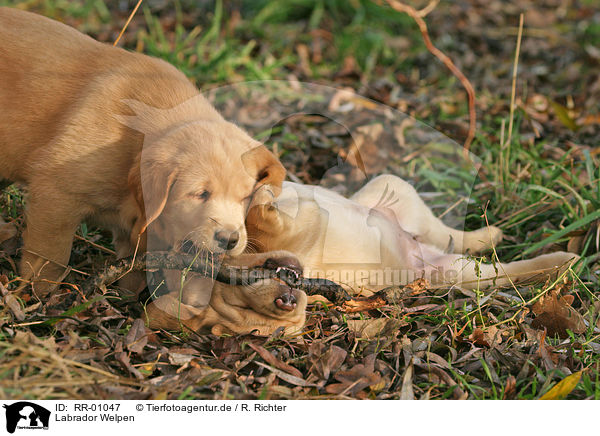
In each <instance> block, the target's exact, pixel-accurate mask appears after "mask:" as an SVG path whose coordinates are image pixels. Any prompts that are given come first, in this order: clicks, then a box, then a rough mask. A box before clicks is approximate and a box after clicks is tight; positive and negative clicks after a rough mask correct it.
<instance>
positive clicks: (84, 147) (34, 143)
mask: <svg viewBox="0 0 600 436" xmlns="http://www.w3.org/2000/svg"><path fill="white" fill-rule="evenodd" d="M0 114H1V116H2V121H1V122H0V185H1V184H2V179H5V180H8V181H11V182H18V183H21V184H23V185H26V187H27V190H28V197H27V201H26V203H27V207H26V230H25V233H24V247H23V250H22V260H21V264H20V271H21V275H22V277H23V278H25V279H33V280H34V289H35V290H36V291H37V292H38V293H40V294H43V293H45V292H47V291H49V290H51V289H52V287H53V286H55V285H56V284H57V280H59V279H60V278H61V275H62V274H63V272H64V271H65V268H66V266H67V264H68V262H69V256H70V253H71V245H72V241H73V235H74V233H75V230H76V229H77V226H78V225H79V223H80V222H82V221H83V220H90V221H93V222H96V223H98V224H100V225H101V226H103V227H105V228H108V229H110V230H112V232H113V235H114V239H115V246H116V249H117V254H118V255H119V256H120V257H125V256H129V255H131V254H132V253H133V251H134V249H135V248H136V245H137V244H138V238H139V237H140V236H141V245H140V246H139V250H144V249H145V248H146V242H147V243H148V245H151V246H152V249H154V250H159V249H160V250H165V249H172V248H177V247H178V246H180V245H183V244H188V245H189V244H191V245H193V246H195V247H196V248H197V249H208V250H210V251H212V252H214V253H225V254H229V255H232V256H236V255H239V254H241V253H242V252H243V251H244V249H245V247H246V241H247V237H246V230H245V226H244V219H245V216H246V209H247V207H248V203H249V201H250V197H251V195H252V193H253V192H254V190H255V189H256V188H257V187H259V186H260V185H261V184H263V183H269V184H273V185H274V186H275V189H277V186H280V185H281V182H282V181H283V178H284V176H285V170H284V168H283V167H282V166H281V164H280V163H279V161H278V160H277V159H276V158H275V156H274V155H273V154H272V153H271V152H269V151H268V150H267V149H266V148H265V147H264V146H263V145H262V144H260V143H259V142H257V141H255V140H253V139H252V138H251V137H249V136H248V135H247V134H246V133H245V132H244V131H242V130H241V129H240V128H238V127H236V126H235V125H234V124H231V123H229V122H227V121H225V120H224V119H223V118H222V117H221V115H220V114H219V113H218V112H217V111H216V110H215V109H214V108H213V107H212V106H211V105H210V104H209V103H208V102H207V101H206V100H205V99H204V98H203V97H202V96H200V95H199V93H198V90H197V89H196V87H195V86H193V85H192V84H191V83H190V81H189V80H188V79H187V78H186V77H185V75H183V74H182V73H181V72H179V71H178V70H177V69H175V68H174V67H173V66H171V65H169V64H168V63H166V62H163V61H161V60H159V59H155V58H151V57H148V56H144V55H142V54H139V53H132V52H128V51H126V50H123V49H120V48H116V47H112V46H110V45H107V44H101V43H99V42H97V41H94V40H93V39H92V38H90V37H88V36H86V35H83V34H81V33H79V32H78V31H76V30H75V29H72V28H70V27H68V26H65V25H63V24H61V23H59V22H56V21H53V20H50V19H47V18H45V17H42V16H39V15H36V14H32V13H28V12H23V11H19V10H16V9H10V8H0ZM146 235H150V236H149V237H146Z"/></svg>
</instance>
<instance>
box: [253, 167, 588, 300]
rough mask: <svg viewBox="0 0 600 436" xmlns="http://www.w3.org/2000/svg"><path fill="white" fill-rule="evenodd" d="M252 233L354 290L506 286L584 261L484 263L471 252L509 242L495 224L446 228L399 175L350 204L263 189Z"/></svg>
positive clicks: (287, 188)
mask: <svg viewBox="0 0 600 436" xmlns="http://www.w3.org/2000/svg"><path fill="white" fill-rule="evenodd" d="M386 195H387V196H388V197H389V198H388V199H387V200H386V201H383V202H382V198H384V197H385V196H386ZM382 203H383V204H382ZM246 227H247V231H248V235H249V238H250V239H251V240H252V241H255V242H254V244H255V245H256V246H257V248H258V249H259V251H271V250H280V249H284V248H285V249H286V250H288V251H290V252H292V253H294V254H295V255H296V256H298V259H299V260H300V262H301V263H302V264H303V266H304V275H305V276H307V277H312V278H328V279H331V280H334V281H337V282H340V283H342V284H344V285H347V286H349V287H350V288H353V289H355V290H358V289H360V288H362V287H363V286H365V287H367V288H368V289H371V290H375V289H379V288H382V287H385V286H392V285H403V284H406V283H408V282H410V281H412V280H414V279H415V278H419V277H425V278H427V279H428V280H429V281H430V282H431V283H432V285H434V286H449V285H456V286H463V287H472V288H477V287H488V286H490V285H492V284H496V285H499V286H504V285H508V284H510V283H511V281H512V282H513V283H516V282H521V281H523V280H529V279H537V280H539V279H545V278H547V277H548V276H549V275H554V276H555V275H556V274H557V273H558V272H560V271H562V270H564V268H566V267H568V266H569V263H570V261H572V260H574V259H577V256H576V255H574V254H571V253H566V252H562V251H559V252H555V253H551V254H545V255H542V256H538V257H536V258H533V259H529V260H521V261H515V262H510V263H496V264H485V263H480V262H478V261H477V260H475V259H473V258H470V257H469V256H466V255H465V254H476V253H479V252H481V251H484V250H487V249H490V248H491V247H492V246H493V245H495V244H497V243H498V242H499V241H500V240H501V239H502V231H501V230H500V229H498V228H497V227H494V226H490V227H489V228H482V229H479V230H475V231H472V232H463V231H459V230H456V229H453V228H450V227H448V226H446V225H445V224H444V223H443V222H442V221H441V220H439V219H438V218H436V217H435V216H434V215H433V213H432V212H431V210H430V209H429V208H428V207H427V206H426V205H425V203H423V201H422V200H421V198H420V197H419V195H418V194H417V192H416V191H415V189H414V188H413V187H412V186H411V185H410V184H408V183H407V182H405V181H404V180H402V179H401V178H399V177H396V176H392V175H382V176H378V177H376V178H374V179H373V180H371V181H370V182H369V183H368V184H367V185H365V186H364V187H363V188H362V189H361V190H360V191H358V192H357V193H356V194H354V195H353V196H352V197H351V198H350V199H347V198H344V197H342V196H341V195H339V194H336V193H334V192H332V191H329V190H326V189H323V188H320V187H317V186H307V185H300V184H297V183H291V182H284V183H283V190H282V193H281V194H280V195H279V196H278V197H277V195H276V194H274V193H273V192H271V191H270V190H269V187H268V186H263V187H262V188H261V189H260V190H259V192H257V194H256V195H255V196H254V199H253V205H252V206H251V208H250V211H249V213H248V217H247V219H246ZM449 249H450V250H449ZM447 251H450V252H447Z"/></svg>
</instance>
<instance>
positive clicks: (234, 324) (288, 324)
mask: <svg viewBox="0 0 600 436" xmlns="http://www.w3.org/2000/svg"><path fill="white" fill-rule="evenodd" d="M254 256H255V259H256V262H254V263H253V264H252V265H248V266H262V267H264V268H266V269H272V270H277V268H280V267H281V268H286V269H288V270H292V271H295V272H296V273H298V274H300V273H301V272H302V267H301V266H300V262H299V261H298V259H297V258H296V257H295V256H294V255H292V254H291V253H288V252H284V251H276V252H270V253H260V254H256V255H254ZM306 304H307V298H306V294H305V293H304V292H302V291H300V290H298V289H293V288H291V287H289V286H288V285H287V284H285V283H283V282H281V281H280V280H278V279H265V280H260V281H258V282H256V283H253V284H252V285H247V286H231V285H224V284H218V285H215V287H214V288H213V295H212V297H211V301H210V306H211V308H212V309H213V310H214V311H215V312H216V313H217V314H219V317H218V322H216V323H215V325H214V326H213V328H212V331H213V333H216V334H218V333H225V332H234V333H248V332H251V331H258V333H259V334H263V335H268V334H271V333H273V332H274V331H275V330H276V329H277V328H279V327H284V328H285V331H286V333H294V332H297V331H299V330H301V329H302V327H303V326H304V322H305V320H306V313H305V311H306ZM232 311H233V312H235V315H234V316H232ZM240 320H243V321H241V322H240Z"/></svg>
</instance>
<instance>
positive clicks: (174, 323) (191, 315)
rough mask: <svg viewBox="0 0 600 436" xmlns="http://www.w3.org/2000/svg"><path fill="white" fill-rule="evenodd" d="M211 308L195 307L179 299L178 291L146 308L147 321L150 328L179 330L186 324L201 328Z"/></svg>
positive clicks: (192, 327) (164, 296)
mask: <svg viewBox="0 0 600 436" xmlns="http://www.w3.org/2000/svg"><path fill="white" fill-rule="evenodd" d="M210 311H211V310H210V309H209V308H203V307H194V306H191V305H188V304H185V303H183V302H182V301H180V300H179V294H178V293H177V292H171V293H170V294H166V295H162V296H160V297H158V298H157V299H156V300H154V301H152V302H151V303H150V304H148V305H147V306H146V308H145V314H146V322H147V323H148V326H149V327H150V328H155V329H165V330H178V329H182V328H183V327H184V326H185V327H188V328H190V329H192V330H193V331H198V330H200V329H201V328H202V327H203V326H204V325H205V323H206V322H208V320H207V315H208V312H210Z"/></svg>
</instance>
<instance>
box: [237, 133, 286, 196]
mask: <svg viewBox="0 0 600 436" xmlns="http://www.w3.org/2000/svg"><path fill="white" fill-rule="evenodd" d="M242 163H243V164H244V167H245V168H246V171H248V174H250V175H251V176H252V177H254V178H255V179H256V185H255V187H254V189H255V190H256V189H258V188H260V187H261V186H262V185H271V186H272V187H273V193H274V194H275V196H276V197H277V196H278V195H279V194H280V193H281V184H282V183H283V180H284V179H285V168H284V167H283V165H281V162H279V159H277V157H275V155H274V154H273V153H271V152H270V151H269V150H268V149H267V147H265V146H264V145H262V144H261V145H259V146H257V147H254V148H253V149H251V150H250V151H248V152H246V153H244V154H243V155H242Z"/></svg>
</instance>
